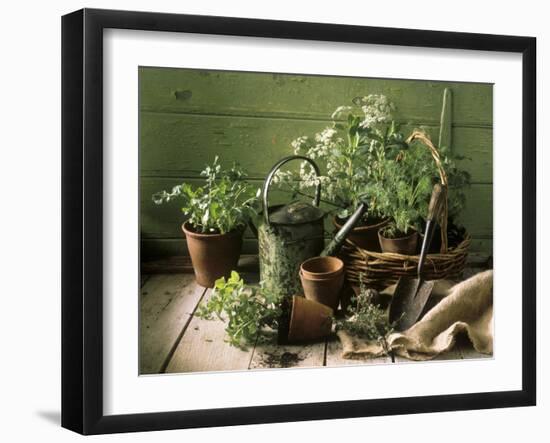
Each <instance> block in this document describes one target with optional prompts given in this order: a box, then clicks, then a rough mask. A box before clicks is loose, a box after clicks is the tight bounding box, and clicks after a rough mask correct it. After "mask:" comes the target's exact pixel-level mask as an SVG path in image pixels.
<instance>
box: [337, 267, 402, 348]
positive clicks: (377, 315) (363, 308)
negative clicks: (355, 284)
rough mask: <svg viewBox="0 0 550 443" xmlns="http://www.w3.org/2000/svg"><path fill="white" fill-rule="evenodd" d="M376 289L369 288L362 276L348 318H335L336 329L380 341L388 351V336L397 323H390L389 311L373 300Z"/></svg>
mask: <svg viewBox="0 0 550 443" xmlns="http://www.w3.org/2000/svg"><path fill="white" fill-rule="evenodd" d="M375 294H376V291H373V290H371V289H368V288H367V287H366V286H365V285H364V284H363V281H362V279H361V276H360V289H359V295H357V296H355V297H352V299H351V304H350V305H349V306H348V308H347V312H346V318H344V319H335V324H336V329H337V330H344V331H346V332H348V333H349V334H351V335H354V336H356V337H359V338H364V339H367V340H372V341H379V342H380V343H381V344H382V346H383V348H384V350H385V351H386V353H387V352H388V347H387V342H386V338H387V337H388V335H389V334H391V333H392V332H393V331H394V328H395V324H396V323H389V321H388V315H387V313H386V312H385V311H384V310H383V309H381V308H380V307H378V305H376V304H375V303H374V302H373V297H374V295H375Z"/></svg>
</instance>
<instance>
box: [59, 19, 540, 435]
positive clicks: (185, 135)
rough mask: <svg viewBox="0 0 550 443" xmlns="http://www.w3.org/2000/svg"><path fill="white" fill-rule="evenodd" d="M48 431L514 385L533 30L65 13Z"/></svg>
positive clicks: (526, 304) (225, 419)
mask: <svg viewBox="0 0 550 443" xmlns="http://www.w3.org/2000/svg"><path fill="white" fill-rule="evenodd" d="M62 58H63V66H62V108H63V112H62V113H63V115H62V126H63V127H62V144H63V146H62V153H63V154H62V161H63V165H62V171H63V177H62V185H63V210H62V220H63V226H62V242H63V245H62V251H63V264H62V266H63V276H62V281H63V291H62V292H63V293H62V309H63V312H62V359H63V361H62V425H63V426H64V427H66V428H68V429H71V430H74V431H76V432H79V433H82V434H101V433H114V432H131V431H146V430H161V429H177V428H191V427H207V426H227V425H238V424H252V423H273V422H285V421H299V420H318V419H330V418H346V417H360V416H377V415H390V414H411V413H421V412H435V411H455V410H465V409H484V408H497V407H513V406H528V405H534V404H535V403H536V368H535V367H536V353H535V352H536V351H535V350H536V334H535V331H536V325H535V320H536V315H535V312H536V311H535V309H536V306H535V300H536V297H535V294H536V284H535V282H536V276H535V260H536V208H535V202H536V177H535V171H536V160H535V158H536V155H535V152H536V146H535V139H536V137H535V134H536V118H535V117H536V91H535V83H536V82H535V78H536V77H535V75H536V68H535V59H536V40H535V38H531V37H517V36H499V35H484V34H466V33H453V32H438V31H424V30H411V29H391V28H374V27H362V26H348V25H341V24H320V23H299V22H282V21H271V20H256V19H243V18H229V17H209V16H191V15H177V14H161V13H150V12H127V11H109V10H95V9H84V10H80V11H76V12H74V13H71V14H68V15H66V16H64V17H63V20H62Z"/></svg>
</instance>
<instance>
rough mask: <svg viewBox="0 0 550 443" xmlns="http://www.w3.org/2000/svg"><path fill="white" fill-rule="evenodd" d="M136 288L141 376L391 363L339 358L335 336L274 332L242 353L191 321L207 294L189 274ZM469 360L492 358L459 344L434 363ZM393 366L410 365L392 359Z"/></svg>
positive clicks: (147, 279)
mask: <svg viewBox="0 0 550 443" xmlns="http://www.w3.org/2000/svg"><path fill="white" fill-rule="evenodd" d="M249 280H250V279H249ZM141 284H142V286H141V294H140V303H141V305H140V306H141V308H140V309H141V311H140V373H141V374H159V373H181V372H208V371H231V370H247V369H263V368H290V367H318V366H332V367H334V366H344V365H372V364H392V362H391V359H390V358H389V357H381V358H376V359H365V360H346V359H343V358H342V357H341V351H342V347H341V344H340V342H339V340H338V339H337V338H336V337H331V338H329V339H327V340H326V341H323V342H320V343H313V344H308V345H287V346H279V345H277V344H276V334H275V333H273V334H271V335H269V334H268V335H267V337H263V336H262V338H260V339H258V340H257V342H256V343H254V344H253V345H250V346H249V347H248V348H247V349H238V348H235V347H233V346H230V345H229V344H228V343H227V342H226V341H225V339H226V336H225V331H224V328H225V325H224V323H222V322H221V321H218V320H202V319H200V318H198V317H195V316H194V313H195V311H196V309H197V307H198V306H199V305H200V304H201V303H205V302H206V301H207V300H208V298H209V297H210V293H211V290H210V289H205V288H203V287H201V286H199V285H198V284H196V283H195V279H194V277H193V274H154V275H146V276H143V278H142V280H141ZM471 358H491V356H488V355H484V354H480V353H478V352H476V351H475V350H474V349H473V348H472V346H471V344H470V343H469V342H468V341H467V339H464V340H459V341H457V344H456V346H455V348H454V349H453V350H452V351H450V352H448V353H446V354H442V355H440V356H438V357H437V360H451V359H452V360H461V359H471ZM395 362H396V363H399V362H410V360H406V359H402V358H396V361H395Z"/></svg>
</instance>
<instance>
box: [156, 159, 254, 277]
mask: <svg viewBox="0 0 550 443" xmlns="http://www.w3.org/2000/svg"><path fill="white" fill-rule="evenodd" d="M201 176H202V177H204V180H205V184H204V185H203V186H199V187H196V188H194V189H193V187H192V186H191V185H190V184H189V183H183V184H181V185H178V186H175V187H174V188H173V189H172V190H171V191H170V192H167V191H162V192H160V193H157V194H155V195H153V201H154V202H155V203H156V204H161V203H164V202H168V201H171V200H173V199H176V198H177V199H180V200H181V201H182V202H183V205H182V208H181V210H182V212H183V213H184V215H185V216H187V221H185V222H184V223H183V225H182V229H183V232H184V233H185V237H186V240H187V247H188V249H189V255H190V256H191V262H192V264H193V269H194V271H195V277H196V279H197V282H198V283H199V284H200V285H202V286H205V287H213V286H214V283H215V281H216V280H217V279H218V278H220V277H228V276H229V275H230V272H231V270H232V269H235V268H236V267H237V262H238V260H239V256H240V254H241V248H242V239H243V234H244V230H245V228H246V226H247V223H248V221H249V220H250V218H251V217H252V216H253V215H254V214H255V207H256V203H257V199H258V196H259V191H260V190H259V189H258V190H257V192H255V191H254V189H253V187H252V186H251V185H250V184H249V183H248V182H247V181H246V174H245V173H244V171H243V170H242V169H241V168H240V167H238V166H237V165H235V164H234V165H233V166H232V167H231V168H229V169H222V167H221V165H220V163H219V161H218V157H217V156H216V158H215V159H214V162H213V164H212V165H209V166H207V167H206V168H205V169H204V170H203V171H202V172H201Z"/></svg>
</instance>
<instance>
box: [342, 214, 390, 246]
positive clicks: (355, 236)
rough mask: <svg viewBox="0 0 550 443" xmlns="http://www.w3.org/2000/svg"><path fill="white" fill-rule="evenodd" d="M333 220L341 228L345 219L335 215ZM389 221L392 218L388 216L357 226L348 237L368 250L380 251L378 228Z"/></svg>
mask: <svg viewBox="0 0 550 443" xmlns="http://www.w3.org/2000/svg"><path fill="white" fill-rule="evenodd" d="M332 222H333V224H334V226H336V228H337V229H340V228H341V227H342V226H343V225H344V223H345V220H341V219H339V218H338V217H334V218H333V219H332ZM389 222H390V219H389V218H388V219H386V220H375V221H374V222H373V223H372V224H369V225H363V226H356V227H355V228H353V230H352V231H351V232H350V233H349V235H348V237H347V238H348V239H349V240H351V241H352V242H353V243H355V244H356V245H357V246H359V247H360V248H363V249H366V250H367V251H373V252H380V242H379V241H378V230H379V229H381V228H383V227H385V226H387V225H388V223H389Z"/></svg>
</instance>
